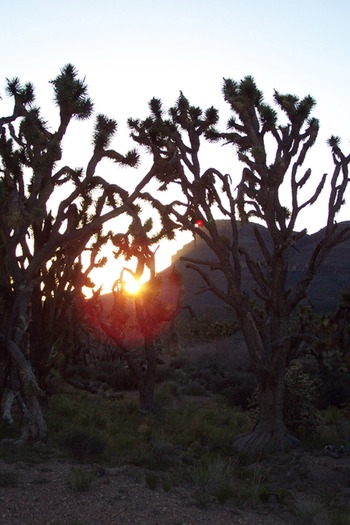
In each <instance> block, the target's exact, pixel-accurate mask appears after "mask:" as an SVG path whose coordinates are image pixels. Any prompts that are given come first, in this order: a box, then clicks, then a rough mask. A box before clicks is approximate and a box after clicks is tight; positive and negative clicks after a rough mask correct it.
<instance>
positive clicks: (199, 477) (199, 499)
mask: <svg viewBox="0 0 350 525" xmlns="http://www.w3.org/2000/svg"><path fill="white" fill-rule="evenodd" d="M235 468H236V463H234V462H233V461H231V460H227V461H225V460H223V459H221V458H219V457H218V458H216V459H212V458H211V459H209V460H208V461H200V462H198V463H196V464H195V466H194V469H193V482H194V484H195V500H196V503H197V505H198V506H199V507H206V506H207V505H208V503H209V502H210V500H211V499H212V498H213V497H216V498H218V499H219V501H220V500H221V501H220V502H221V503H223V502H224V501H227V499H228V498H229V497H231V496H232V494H233V489H232V476H233V473H234V470H235Z"/></svg>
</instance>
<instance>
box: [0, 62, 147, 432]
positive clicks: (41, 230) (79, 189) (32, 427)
mask: <svg viewBox="0 0 350 525" xmlns="http://www.w3.org/2000/svg"><path fill="white" fill-rule="evenodd" d="M51 84H52V87H53V91H54V100H55V103H56V106H57V108H58V112H59V122H58V126H57V129H56V130H55V131H52V130H51V128H50V127H49V125H48V124H47V122H45V120H44V119H43V117H42V116H41V112H40V109H39V108H38V107H36V106H35V96H34V88H33V85H32V84H30V83H28V84H26V85H24V86H22V85H21V83H20V81H19V79H18V78H14V79H12V80H8V81H7V93H8V95H10V96H11V97H12V98H13V101H14V104H13V113H12V114H11V115H9V116H5V117H1V118H0V159H1V167H0V266H1V271H0V280H1V281H0V299H1V302H0V308H1V314H2V316H1V320H0V335H1V361H0V364H1V367H0V380H1V383H0V387H1V393H3V392H4V389H5V386H7V387H8V389H9V391H10V393H11V394H10V398H11V396H12V397H13V396H15V398H17V401H18V402H19V403H20V406H21V409H22V410H23V412H24V413H25V415H26V416H27V418H28V425H27V428H26V431H25V433H24V435H23V438H25V439H28V440H42V441H43V440H45V439H46V433H47V429H46V424H45V421H44V418H43V415H42V412H41V409H40V403H39V396H40V388H39V385H38V383H37V378H36V376H35V373H34V372H35V370H33V367H32V363H31V358H32V357H33V358H34V359H35V361H36V363H37V362H39V361H42V355H40V354H41V350H40V349H38V347H36V348H35V350H34V346H35V345H34V341H33V338H34V335H35V327H34V328H33V326H32V329H31V335H32V341H31V343H32V348H33V354H31V345H30V344H29V343H30V341H29V337H28V334H29V331H28V329H29V325H30V323H31V321H32V319H34V322H37V321H38V318H39V317H40V315H41V314H42V313H43V311H44V305H43V303H42V301H43V295H45V293H48V296H50V298H52V296H53V295H55V294H56V297H58V298H59V301H58V303H59V304H56V307H57V308H59V309H61V310H62V306H63V302H62V301H63V299H62V297H63V296H65V297H66V296H67V292H69V291H72V290H73V289H80V288H79V287H81V278H82V272H81V271H80V270H79V268H78V267H77V265H79V257H80V256H81V254H82V252H83V251H84V250H85V249H91V247H92V246H93V238H95V239H97V238H100V239H101V236H103V235H105V234H103V232H102V228H103V225H104V224H105V223H106V222H107V221H109V220H110V219H113V218H116V217H119V216H121V215H122V214H124V213H127V212H129V211H130V210H133V209H134V208H133V207H134V206H135V204H134V202H135V200H136V199H137V198H138V196H139V194H140V190H141V189H142V188H143V187H144V186H145V185H146V184H147V182H148V181H149V180H150V179H151V178H152V176H153V175H152V170H151V172H150V173H148V174H146V176H145V177H143V178H142V180H141V181H140V182H138V184H136V185H135V187H134V188H133V190H132V191H130V192H128V191H126V190H125V189H123V188H122V187H121V186H119V185H118V184H117V183H116V182H115V181H113V183H110V182H109V180H108V177H106V176H102V175H101V170H102V169H103V168H102V167H101V165H100V163H101V161H102V160H104V159H109V160H110V161H112V162H113V163H114V164H116V165H117V166H131V167H133V166H136V165H137V163H138V155H137V153H136V152H135V150H132V151H129V152H128V153H127V154H126V155H122V154H120V153H118V152H117V151H116V150H114V149H112V148H110V142H111V140H112V138H113V135H114V134H115V132H116V129H117V123H116V121H115V120H112V119H109V118H108V117H106V116H104V115H97V117H96V121H95V127H94V134H93V147H92V154H91V157H90V159H89V161H88V163H87V166H86V169H73V168H72V167H70V166H68V165H66V164H65V163H64V160H63V151H62V149H63V139H64V137H65V135H66V131H67V128H68V126H69V124H70V123H71V122H72V121H73V120H74V119H78V120H86V119H88V118H89V117H90V116H91V115H92V111H93V104H92V101H91V100H90V98H89V96H88V93H87V85H86V83H85V81H84V80H81V79H79V78H78V73H77V71H76V69H75V68H74V67H73V66H72V65H67V66H65V67H64V68H63V69H62V70H61V72H60V73H59V75H58V76H57V77H56V78H55V79H54V80H52V82H51ZM98 171H99V174H98ZM106 235H107V236H108V234H106ZM74 268H75V270H74ZM73 270H74V271H73ZM78 270H79V271H78ZM77 277H79V278H80V282H78V283H77V281H75V282H74V279H75V280H77ZM50 279H53V281H54V282H53V283H51V284H50V283H49V281H50ZM58 281H61V284H60V285H59V284H58ZM50 286H51V289H50ZM59 294H61V295H60V296H59ZM31 308H32V309H33V315H34V318H33V317H32V313H31ZM51 313H53V312H52V311H51ZM55 315H56V314H55ZM58 320H59V316H58V317H56V318H55V321H56V322H58ZM36 328H37V329H38V327H36ZM47 328H48V329H49V326H48V327H47ZM10 398H8V400H7V401H8V402H7V403H6V407H5V411H6V413H7V415H8V414H9V408H10V404H11V399H10Z"/></svg>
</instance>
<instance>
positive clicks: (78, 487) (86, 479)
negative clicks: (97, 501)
mask: <svg viewBox="0 0 350 525" xmlns="http://www.w3.org/2000/svg"><path fill="white" fill-rule="evenodd" d="M95 477H96V474H95V473H94V472H93V470H91V469H86V468H81V467H72V468H71V469H70V471H69V474H68V476H67V480H66V481H67V486H68V487H69V488H70V489H71V490H72V491H73V492H86V491H87V490H89V489H90V487H91V484H92V482H93V481H94V479H95Z"/></svg>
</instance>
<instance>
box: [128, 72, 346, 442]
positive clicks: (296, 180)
mask: <svg viewBox="0 0 350 525" xmlns="http://www.w3.org/2000/svg"><path fill="white" fill-rule="evenodd" d="M223 94H224V97H225V100H226V101H227V103H228V104H229V106H230V109H231V111H232V113H233V116H232V118H231V119H230V120H229V123H228V131H227V132H225V133H223V132H219V131H218V130H217V129H216V128H215V126H216V125H217V122H218V112H217V111H216V110H215V109H214V108H213V107H211V108H209V109H207V110H206V111H205V112H203V111H202V110H201V109H200V108H198V107H195V106H192V105H190V103H189V101H188V100H187V98H186V97H185V96H184V95H183V94H182V93H180V96H179V98H178V100H177V102H176V104H175V106H174V107H172V108H171V109H170V110H169V112H168V113H167V114H166V113H165V112H164V110H163V108H162V104H161V101H160V100H158V99H153V100H151V102H150V104H149V106H150V110H151V113H150V116H149V117H148V118H146V119H145V120H144V121H141V120H134V119H130V120H129V126H130V128H131V135H132V137H133V138H134V140H135V141H136V142H137V143H138V144H141V145H143V146H145V147H146V148H147V150H148V151H149V153H150V154H151V155H152V156H153V168H154V170H155V172H157V175H156V176H157V178H158V180H159V181H160V182H161V186H160V189H162V190H172V191H174V190H173V188H178V189H179V190H180V194H181V196H180V197H179V200H177V201H173V202H171V203H169V202H168V204H167V205H165V204H161V203H160V202H157V203H156V204H155V205H157V206H158V208H159V209H162V210H163V213H164V214H166V213H167V214H169V217H171V219H172V220H174V221H176V222H177V224H179V225H181V226H182V227H183V228H185V229H187V230H190V231H192V232H194V233H195V234H196V235H198V236H199V237H200V238H201V239H203V241H204V242H205V243H206V244H207V246H208V247H209V249H210V250H211V252H212V254H213V259H212V260H211V261H209V262H208V261H201V260H196V259H193V260H188V259H187V264H188V266H189V267H190V268H192V269H193V270H194V271H196V272H198V273H199V274H200V275H201V277H202V278H203V281H204V282H205V283H206V284H207V287H208V289H209V290H211V291H212V292H213V293H214V294H215V295H216V296H218V297H219V298H220V299H222V300H223V301H224V302H225V303H226V304H227V305H229V306H230V307H231V308H232V311H233V314H234V316H235V318H236V320H237V322H238V324H239V326H240V328H241V330H242V333H243V335H244V338H245V341H246V344H247V347H248V350H249V353H250V356H251V360H252V363H253V366H254V370H255V373H256V377H257V380H258V385H259V392H260V419H259V421H258V423H257V425H256V426H255V428H254V430H253V431H252V432H251V433H249V434H248V435H242V436H240V437H238V438H237V439H236V440H235V443H234V445H235V446H236V447H238V448H241V449H245V450H259V449H263V448H274V449H286V448H288V447H290V446H292V445H294V444H295V443H296V440H295V438H294V437H293V436H292V435H291V434H290V432H289V431H288V429H287V428H286V425H285V422H284V418H283V402H284V377H285V371H286V364H287V362H288V356H289V352H290V348H291V345H292V343H293V341H294V338H295V337H300V334H293V333H291V323H290V321H291V318H292V315H293V312H294V311H295V309H296V307H297V306H298V305H299V304H300V303H301V302H302V301H303V299H304V298H305V296H306V294H307V291H308V287H309V285H310V283H311V281H312V279H313V277H314V275H315V273H316V272H317V270H318V268H319V267H320V265H321V263H322V262H323V261H324V259H325V257H326V256H327V255H328V254H329V252H330V250H331V249H332V248H333V247H334V246H335V245H337V244H339V243H341V242H342V241H344V240H345V239H348V238H349V237H350V229H349V226H348V225H345V226H344V225H337V224H336V221H335V217H336V214H337V213H338V212H339V210H340V208H341V206H342V204H343V202H344V197H345V191H346V188H347V184H348V181H349V176H348V165H349V162H350V156H345V155H344V154H343V152H342V151H341V149H340V145H339V142H340V141H339V139H338V138H336V137H331V139H329V146H330V147H331V151H332V156H333V161H334V171H333V174H332V175H331V176H330V179H328V178H327V176H326V175H323V176H322V177H321V178H320V177H318V180H317V182H316V183H313V182H312V177H311V169H310V168H308V169H306V168H303V165H304V164H305V161H306V156H307V153H308V152H309V150H310V148H311V147H312V146H313V145H314V143H315V140H316V137H317V135H318V130H319V123H318V121H317V120H316V119H315V118H311V112H312V109H313V107H314V105H315V101H314V100H313V98H312V97H310V96H306V97H305V98H302V99H299V98H298V97H296V96H293V95H289V94H287V95H283V94H281V93H278V92H277V91H275V93H274V102H275V106H277V107H276V109H274V108H273V107H272V106H270V105H268V104H266V103H265V102H264V100H263V95H262V93H261V91H260V90H259V89H258V88H257V86H256V84H255V81H254V80H253V78H251V77H246V78H244V79H243V80H242V81H240V82H235V81H233V80H230V79H226V80H225V81H224V85H223ZM281 112H282V113H284V123H283V124H279V122H278V118H279V113H281ZM204 138H206V139H208V140H210V141H221V140H223V141H225V144H228V145H233V146H234V147H235V148H236V151H237V156H238V160H239V161H240V162H241V164H242V165H243V166H242V170H241V173H240V175H239V176H238V177H236V176H235V175H232V177H231V176H230V175H227V174H223V173H221V172H220V171H219V170H218V169H216V168H215V167H214V168H211V167H210V168H208V169H203V168H202V166H201V164H200V158H199V155H200V143H201V141H203V139H204ZM327 181H328V186H327ZM307 183H308V187H309V190H310V191H311V193H310V194H309V195H308V196H306V197H304V198H303V195H305V194H303V191H302V190H303V188H304V186H305V185H307ZM327 187H328V188H329V200H328V208H327V210H325V228H324V229H323V230H322V234H320V237H319V239H318V242H317V245H316V246H315V247H314V250H313V252H312V253H311V255H310V258H309V261H308V264H307V267H306V269H305V272H304V274H303V276H302V277H301V279H300V281H299V283H298V285H297V286H296V287H295V288H294V289H293V290H291V289H289V288H288V285H287V275H288V263H289V255H290V252H291V250H294V249H295V245H296V244H297V243H298V241H300V240H301V239H302V238H303V237H304V236H305V235H306V233H307V232H306V229H303V230H302V231H296V229H297V219H298V218H299V216H300V213H301V212H302V211H303V210H304V209H305V208H306V207H312V205H314V204H315V203H316V201H317V200H318V197H319V196H320V194H321V192H322V191H323V190H325V191H326V188H327ZM172 195H174V193H173V194H172ZM286 195H287V196H286ZM144 197H145V198H148V199H149V200H151V201H152V199H153V201H154V197H152V196H151V195H144ZM216 217H221V218H222V217H223V218H226V219H227V224H228V227H229V228H230V230H231V233H230V235H229V236H227V235H225V236H223V235H222V234H221V233H220V231H219V229H218V224H217V222H216V220H215V219H216ZM252 219H256V221H257V222H258V223H260V224H262V225H264V226H265V227H266V232H267V233H266V235H263V234H262V229H261V227H258V224H254V223H253V230H254V235H255V239H256V243H257V246H258V248H259V250H258V251H259V255H258V257H257V258H255V257H254V254H253V253H250V252H249V251H247V250H244V249H243V247H242V246H241V243H240V230H241V225H242V223H248V222H251V220H252ZM243 266H246V267H247V268H248V270H249V272H250V274H251V276H252V278H253V280H254V282H255V289H254V290H253V292H249V291H248V290H245V289H244V286H243V281H242V272H243ZM213 271H219V272H221V273H222V274H223V275H224V277H225V280H226V289H225V290H223V289H220V288H219V287H218V286H217V285H216V284H215V280H214V279H213Z"/></svg>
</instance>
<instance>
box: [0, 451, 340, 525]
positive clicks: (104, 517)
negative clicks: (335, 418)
mask: <svg viewBox="0 0 350 525" xmlns="http://www.w3.org/2000/svg"><path fill="white" fill-rule="evenodd" d="M72 468H73V469H74V468H75V469H79V468H83V467H82V466H80V467H78V466H72V464H69V463H66V462H55V463H45V464H34V465H28V464H25V463H23V462H16V463H5V462H4V461H0V523H1V525H127V524H132V525H287V524H294V523H295V524H298V523H301V521H300V520H299V521H298V518H297V516H296V514H295V512H294V511H293V506H294V507H295V504H296V503H298V502H299V503H300V502H301V503H302V502H307V501H311V502H313V503H315V502H317V501H321V502H323V505H324V512H320V513H319V515H318V516H313V517H312V519H311V521H310V525H311V523H314V524H315V525H331V524H332V521H331V518H330V512H331V509H337V508H345V507H346V506H347V508H348V509H349V501H350V456H348V455H344V454H343V453H341V452H338V451H336V450H328V451H322V452H321V453H319V454H309V453H305V452H296V453H295V454H293V453H290V454H285V455H279V456H274V457H272V458H271V459H266V460H264V462H263V463H259V464H257V465H250V466H247V467H246V469H247V472H248V473H249V469H254V473H253V474H254V475H255V477H256V483H257V484H258V483H259V476H260V475H261V473H263V474H264V484H265V485H266V486H268V487H269V494H268V496H266V500H265V499H262V498H260V499H258V500H255V501H254V502H245V503H243V502H240V501H239V500H237V498H234V499H233V500H230V501H228V502H226V503H224V504H220V503H219V502H218V501H215V500H214V499H213V500H212V501H211V502H209V504H208V506H207V508H204V509H203V508H199V507H198V505H197V504H196V500H195V497H194V487H193V486H192V485H191V484H186V483H182V484H179V485H178V486H176V487H171V489H168V490H165V486H164V485H163V486H162V483H161V482H160V483H159V484H158V486H156V487H152V488H150V484H149V483H147V481H146V480H147V474H149V472H147V471H145V469H141V468H137V467H134V466H125V467H120V468H104V467H98V466H96V465H95V466H89V468H90V470H93V471H94V473H95V477H94V479H93V481H92V483H91V486H90V488H89V489H88V490H87V491H76V490H75V491H74V490H72V487H71V486H69V484H68V483H67V480H68V479H69V477H70V475H71V472H72ZM84 468H85V469H86V468H87V466H84ZM259 473H260V474H259ZM254 475H253V478H254ZM274 491H275V492H274ZM274 494H275V496H274ZM278 494H279V495H281V494H283V495H284V497H283V501H280V500H281V497H279V498H278V497H277V495H278ZM325 502H326V504H325ZM316 511H317V512H319V507H317V508H316V510H314V511H313V512H314V514H315V512H316ZM317 512H316V513H317ZM312 520H314V521H312ZM342 523H345V522H342Z"/></svg>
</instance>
